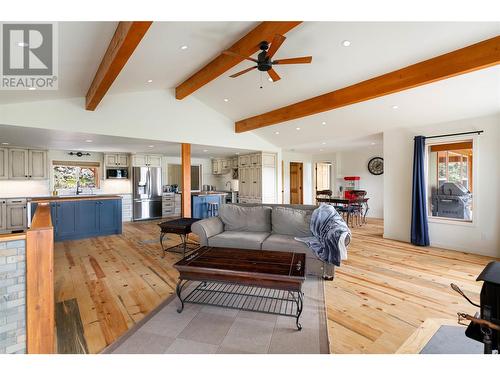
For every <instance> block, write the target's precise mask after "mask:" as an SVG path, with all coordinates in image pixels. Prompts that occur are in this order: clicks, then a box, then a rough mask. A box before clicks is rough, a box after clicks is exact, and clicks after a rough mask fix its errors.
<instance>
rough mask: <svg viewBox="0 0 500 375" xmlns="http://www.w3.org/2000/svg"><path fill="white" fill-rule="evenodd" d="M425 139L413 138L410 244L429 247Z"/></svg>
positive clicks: (421, 137) (420, 137)
mask: <svg viewBox="0 0 500 375" xmlns="http://www.w3.org/2000/svg"><path fill="white" fill-rule="evenodd" d="M424 164H425V137H423V136H421V135H419V136H418V137H415V147H414V152H413V193H412V200H411V201H412V202H411V203H412V207H411V243H412V244H414V245H418V246H429V227H428V225H427V194H426V191H425V166H424Z"/></svg>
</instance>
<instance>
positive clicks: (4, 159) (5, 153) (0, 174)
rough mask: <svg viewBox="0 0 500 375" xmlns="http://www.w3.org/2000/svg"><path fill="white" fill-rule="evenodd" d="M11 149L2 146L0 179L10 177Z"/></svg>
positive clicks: (0, 151)
mask: <svg viewBox="0 0 500 375" xmlns="http://www.w3.org/2000/svg"><path fill="white" fill-rule="evenodd" d="M8 170H9V150H8V149H6V148H0V180H5V179H7V178H9V172H8Z"/></svg>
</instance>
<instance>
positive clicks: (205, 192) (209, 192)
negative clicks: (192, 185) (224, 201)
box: [191, 191, 229, 195]
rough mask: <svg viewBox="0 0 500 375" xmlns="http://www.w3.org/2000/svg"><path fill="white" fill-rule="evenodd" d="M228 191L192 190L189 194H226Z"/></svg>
mask: <svg viewBox="0 0 500 375" xmlns="http://www.w3.org/2000/svg"><path fill="white" fill-rule="evenodd" d="M228 194H229V193H226V192H223V191H200V192H192V193H191V195H228Z"/></svg>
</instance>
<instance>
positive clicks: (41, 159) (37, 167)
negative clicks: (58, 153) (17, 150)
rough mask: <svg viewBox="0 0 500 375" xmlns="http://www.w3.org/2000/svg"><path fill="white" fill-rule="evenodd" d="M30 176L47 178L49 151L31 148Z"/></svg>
mask: <svg viewBox="0 0 500 375" xmlns="http://www.w3.org/2000/svg"><path fill="white" fill-rule="evenodd" d="M28 161H29V168H28V169H29V174H28V175H29V178H31V179H33V180H45V179H47V175H48V173H47V151H41V150H29V151H28Z"/></svg>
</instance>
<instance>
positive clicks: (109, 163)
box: [104, 154, 129, 168]
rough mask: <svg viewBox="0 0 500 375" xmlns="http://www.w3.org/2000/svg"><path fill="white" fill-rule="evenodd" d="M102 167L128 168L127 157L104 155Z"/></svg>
mask: <svg viewBox="0 0 500 375" xmlns="http://www.w3.org/2000/svg"><path fill="white" fill-rule="evenodd" d="M104 165H105V166H106V167H111V168H128V166H129V156H128V155H127V154H105V155H104Z"/></svg>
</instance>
